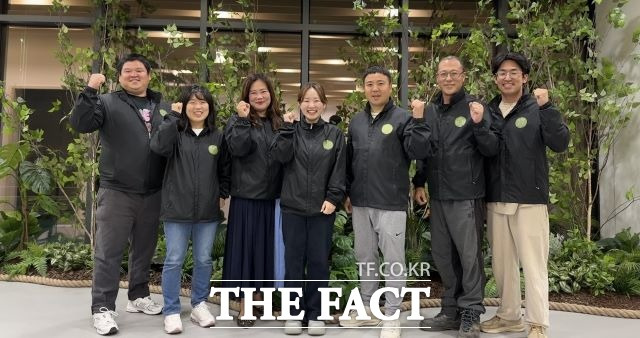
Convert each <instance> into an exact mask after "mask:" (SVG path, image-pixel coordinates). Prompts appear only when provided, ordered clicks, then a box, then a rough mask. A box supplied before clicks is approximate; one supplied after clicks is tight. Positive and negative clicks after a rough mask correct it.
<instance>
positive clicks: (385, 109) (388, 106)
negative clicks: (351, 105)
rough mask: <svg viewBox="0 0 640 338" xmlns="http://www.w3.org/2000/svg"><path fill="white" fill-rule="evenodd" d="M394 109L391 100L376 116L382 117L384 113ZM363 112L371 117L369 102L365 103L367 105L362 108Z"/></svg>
mask: <svg viewBox="0 0 640 338" xmlns="http://www.w3.org/2000/svg"><path fill="white" fill-rule="evenodd" d="M394 107H395V103H393V99H389V102H387V104H385V105H384V108H382V111H381V112H380V113H379V114H378V116H382V115H384V114H385V113H386V112H388V111H390V110H392V109H393V108H394ZM364 112H365V113H367V115H369V116H371V104H370V103H369V102H367V105H366V106H365V107H364Z"/></svg>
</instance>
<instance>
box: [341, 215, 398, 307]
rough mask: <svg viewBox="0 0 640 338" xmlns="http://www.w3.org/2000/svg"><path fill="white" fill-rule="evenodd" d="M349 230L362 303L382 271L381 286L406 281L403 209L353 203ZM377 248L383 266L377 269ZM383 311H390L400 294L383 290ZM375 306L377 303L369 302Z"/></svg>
mask: <svg viewBox="0 0 640 338" xmlns="http://www.w3.org/2000/svg"><path fill="white" fill-rule="evenodd" d="M352 220H353V231H354V234H355V245H354V246H355V255H356V260H357V261H358V265H359V274H360V293H361V295H362V300H363V301H364V304H365V305H367V306H368V305H369V303H370V301H371V296H372V295H373V293H374V292H375V291H376V290H377V289H378V284H379V280H381V279H383V276H381V274H382V273H384V279H385V287H392V288H398V293H399V292H400V289H401V288H402V287H404V286H405V285H406V282H405V280H406V276H405V272H406V266H405V252H404V238H405V229H406V225H407V213H406V212H405V211H390V210H381V209H374V208H367V207H356V206H354V207H353V214H352ZM378 248H380V251H382V256H383V258H384V262H385V263H386V264H385V268H384V271H380V263H379V257H378ZM385 299H386V302H385V315H387V316H390V315H392V314H393V313H394V312H395V311H396V310H397V309H399V308H400V304H401V303H402V297H396V296H394V295H393V294H392V293H390V292H387V293H386V294H385ZM373 306H378V304H373Z"/></svg>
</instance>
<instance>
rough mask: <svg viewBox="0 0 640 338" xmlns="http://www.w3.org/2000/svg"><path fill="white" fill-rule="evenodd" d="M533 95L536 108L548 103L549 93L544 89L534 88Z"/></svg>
mask: <svg viewBox="0 0 640 338" xmlns="http://www.w3.org/2000/svg"><path fill="white" fill-rule="evenodd" d="M533 95H534V96H535V97H536V100H537V101H538V106H540V107H542V106H544V105H545V104H546V103H547V102H549V91H548V90H547V89H544V88H536V89H534V90H533Z"/></svg>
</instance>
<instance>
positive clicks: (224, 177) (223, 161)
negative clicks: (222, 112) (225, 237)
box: [151, 112, 231, 223]
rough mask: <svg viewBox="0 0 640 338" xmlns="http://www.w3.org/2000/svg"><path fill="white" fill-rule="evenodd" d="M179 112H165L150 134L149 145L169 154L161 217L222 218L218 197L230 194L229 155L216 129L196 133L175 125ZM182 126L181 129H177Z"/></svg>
mask: <svg viewBox="0 0 640 338" xmlns="http://www.w3.org/2000/svg"><path fill="white" fill-rule="evenodd" d="M177 114H178V113H176V112H172V113H171V114H167V115H166V116H165V119H164V122H163V123H162V124H161V125H160V127H159V128H158V130H157V131H156V132H155V133H153V135H152V137H151V149H152V150H153V151H154V152H156V153H157V154H160V155H162V156H165V157H167V158H168V162H167V169H166V171H165V174H164V181H163V186H162V213H161V215H160V219H161V220H163V221H172V222H194V223H196V222H217V221H221V220H223V219H224V215H223V213H222V211H221V210H220V204H219V198H227V197H229V185H230V181H231V159H230V157H229V154H228V152H227V150H226V149H225V148H226V145H225V143H224V136H223V134H222V133H221V132H220V131H219V130H211V129H209V128H207V127H205V128H204V130H202V132H200V135H196V134H195V133H194V132H193V130H191V128H188V127H187V128H178V119H179V117H177V116H175V115H177ZM180 129H182V130H180Z"/></svg>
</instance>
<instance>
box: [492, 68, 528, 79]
mask: <svg viewBox="0 0 640 338" xmlns="http://www.w3.org/2000/svg"><path fill="white" fill-rule="evenodd" d="M520 74H522V71H519V70H510V71H506V70H501V71H498V72H497V73H496V77H497V78H500V79H504V78H506V77H507V75H509V77H511V78H515V77H517V76H519V75H520Z"/></svg>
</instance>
